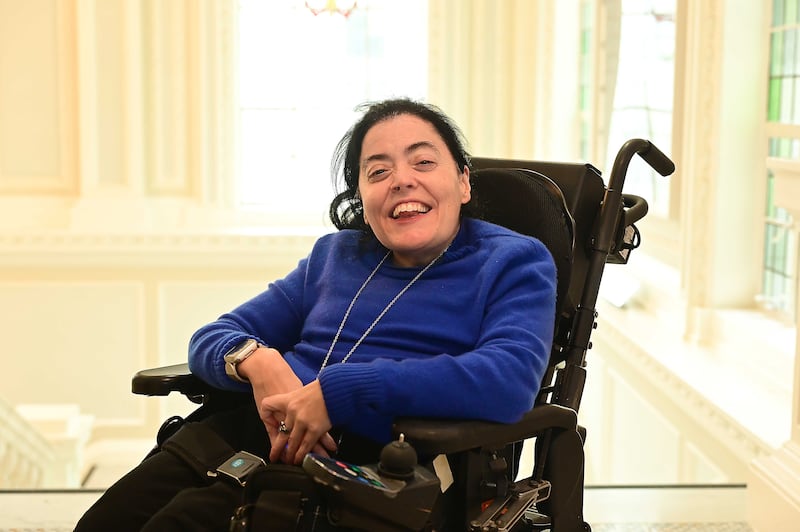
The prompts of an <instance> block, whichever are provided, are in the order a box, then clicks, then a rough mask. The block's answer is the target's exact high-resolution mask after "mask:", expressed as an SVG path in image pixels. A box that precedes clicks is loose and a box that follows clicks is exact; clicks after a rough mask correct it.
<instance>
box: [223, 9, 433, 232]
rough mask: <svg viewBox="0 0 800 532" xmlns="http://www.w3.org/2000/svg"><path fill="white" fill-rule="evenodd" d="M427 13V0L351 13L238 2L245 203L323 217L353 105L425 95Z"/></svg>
mask: <svg viewBox="0 0 800 532" xmlns="http://www.w3.org/2000/svg"><path fill="white" fill-rule="evenodd" d="M427 17H428V15H427V1H426V0H410V1H409V0H407V1H404V2H393V1H390V0H359V1H358V2H357V6H356V8H355V10H354V11H353V12H352V13H350V14H349V16H343V15H341V14H338V13H328V12H323V13H319V14H318V15H315V14H314V13H312V12H311V10H310V9H309V8H307V7H306V4H305V2H303V1H301V0H294V1H282V2H263V1H259V0H241V3H240V15H239V29H240V37H239V93H240V95H239V101H240V129H239V131H240V140H239V145H240V155H239V160H240V163H239V180H238V190H237V203H238V205H239V206H240V207H243V208H249V209H254V210H262V211H266V212H269V213H274V214H279V215H281V216H282V217H283V218H284V219H291V218H296V219H304V220H306V221H308V220H311V222H312V223H317V222H324V218H325V215H326V213H327V206H328V203H329V202H330V199H331V197H332V188H331V185H330V160H331V154H332V152H333V149H334V146H335V145H336V143H337V142H338V140H339V139H340V138H341V137H342V135H343V134H344V133H345V131H346V130H347V128H348V127H349V126H350V125H351V124H352V123H353V121H354V120H355V117H356V113H355V112H354V109H355V108H356V106H357V105H359V104H361V103H363V102H365V101H370V100H377V99H382V98H386V97H391V96H409V97H412V98H417V99H424V98H425V96H426V94H427V84H428V60H427V57H428V41H427V36H428V29H427ZM299 198H302V200H300V199H299ZM287 217H288V218H287Z"/></svg>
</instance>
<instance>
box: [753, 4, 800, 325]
mask: <svg viewBox="0 0 800 532" xmlns="http://www.w3.org/2000/svg"><path fill="white" fill-rule="evenodd" d="M799 4H800V1H798V0H775V1H774V2H773V8H772V23H771V31H770V59H769V81H768V83H769V92H768V105H767V135H768V136H769V148H768V150H769V152H768V155H769V157H774V158H779V159H784V160H787V159H788V160H792V161H797V164H799V165H800V50H798V47H799V46H800V7H799ZM768 164H769V163H768ZM766 179H767V195H766V205H765V219H764V260H763V279H762V304H763V305H764V306H765V307H766V308H767V309H768V310H776V311H778V312H781V313H785V314H788V315H796V312H797V308H796V305H797V302H796V301H794V294H795V287H794V283H795V282H796V272H797V234H796V233H794V232H793V231H792V220H791V216H790V215H789V213H787V212H786V211H785V210H783V209H781V208H779V207H776V206H775V201H774V200H775V198H774V193H773V190H774V188H773V186H774V177H773V175H772V173H771V172H770V171H768V172H767V177H766Z"/></svg>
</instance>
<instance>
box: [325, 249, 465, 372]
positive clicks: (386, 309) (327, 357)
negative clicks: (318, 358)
mask: <svg viewBox="0 0 800 532" xmlns="http://www.w3.org/2000/svg"><path fill="white" fill-rule="evenodd" d="M449 248H450V246H449V245H448V246H447V247H445V248H444V249H443V250H442V252H441V253H439V254H438V255H437V256H436V257H435V258H434V259H433V260H432V261H430V262H429V263H428V265H427V266H425V267H424V268H422V269H421V270H420V271H419V272H418V273H417V275H415V276H414V278H413V279H411V280H410V281H409V282H408V284H407V285H405V286H404V287H403V289H402V290H400V291H399V292H398V293H397V295H396V296H394V297H393V298H392V300H391V301H389V303H387V304H386V306H385V307H383V310H382V311H381V312H380V314H378V317H377V318H375V319H374V320H373V321H372V323H371V324H370V326H369V327H367V330H366V331H364V334H362V335H361V338H359V339H358V340H357V341H356V343H355V344H353V347H351V348H350V351H348V352H347V354H346V355H345V356H344V358H343V359H342V361H341V362H340V364H344V363H345V362H347V359H349V358H350V355H352V354H353V352H354V351H355V350H356V349H357V348H358V346H359V345H361V342H363V341H364V338H366V337H367V335H368V334H369V333H371V332H372V329H374V328H375V326H376V325H377V324H378V322H379V321H381V318H383V316H384V314H386V313H387V312H389V309H390V308H392V305H394V304H395V302H396V301H397V300H398V299H400V296H402V295H403V294H405V293H406V290H408V289H409V288H411V285H413V284H414V283H416V282H417V279H419V278H420V277H422V274H424V273H425V272H426V271H428V270H429V269H430V267H431V266H433V265H434V263H435V262H436V261H437V260H439V259H441V258H442V255H444V254H445V252H446V251H447V250H448V249H449ZM391 254H392V252H391V251H387V252H386V255H384V256H383V258H382V259H381V260H380V262H379V263H378V265H377V266H375V268H374V269H373V270H372V272H371V273H370V274H369V275H368V276H367V278H366V280H365V281H364V283H363V284H362V285H361V288H359V289H358V291H357V292H356V295H354V296H353V299H351V300H350V304H349V305H348V306H347V310H346V311H345V312H344V316H342V321H341V323H339V330H337V331H336V335H335V336H334V337H333V341H332V342H331V346H330V347H329V348H328V353H327V354H326V355H325V359H324V360H323V361H322V365H321V366H320V367H319V372H317V377H319V374H320V373H322V370H323V369H325V366H327V365H328V361H329V360H330V358H331V353H333V348H334V347H335V346H336V343H337V342H338V341H339V335H341V334H342V329H344V324H345V323H346V322H347V318H348V317H349V316H350V311H351V310H353V305H355V304H356V300H357V299H358V296H360V295H361V292H363V291H364V288H366V286H367V285H368V284H369V282H370V281H371V280H372V278H373V277H375V274H376V273H378V270H379V269H380V268H381V266H383V263H384V262H386V259H388V258H389V255H391Z"/></svg>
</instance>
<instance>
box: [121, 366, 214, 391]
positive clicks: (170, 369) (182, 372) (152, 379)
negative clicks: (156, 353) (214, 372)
mask: <svg viewBox="0 0 800 532" xmlns="http://www.w3.org/2000/svg"><path fill="white" fill-rule="evenodd" d="M210 389H211V387H210V386H209V385H208V384H206V383H205V382H204V381H202V380H200V379H199V378H197V377H195V376H194V375H192V373H191V372H190V371H189V364H187V363H185V362H184V363H183V364H174V365H172V366H162V367H159V368H150V369H143V370H141V371H139V372H137V373H136V375H134V376H133V380H132V381H131V391H133V393H135V394H138V395H169V394H170V393H171V392H180V393H182V394H184V395H186V396H187V397H199V396H202V395H204V394H205V393H207V392H208V390H210Z"/></svg>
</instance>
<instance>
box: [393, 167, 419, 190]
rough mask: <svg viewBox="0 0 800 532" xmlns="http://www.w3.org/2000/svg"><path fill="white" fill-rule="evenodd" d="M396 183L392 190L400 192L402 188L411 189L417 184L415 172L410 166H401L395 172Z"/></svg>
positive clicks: (394, 182)
mask: <svg viewBox="0 0 800 532" xmlns="http://www.w3.org/2000/svg"><path fill="white" fill-rule="evenodd" d="M393 178H394V181H393V182H392V189H394V190H400V189H401V188H410V187H413V186H415V185H416V184H417V178H416V176H415V175H414V170H413V169H412V168H411V167H410V166H399V167H397V168H396V169H395V171H394V172H393Z"/></svg>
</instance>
